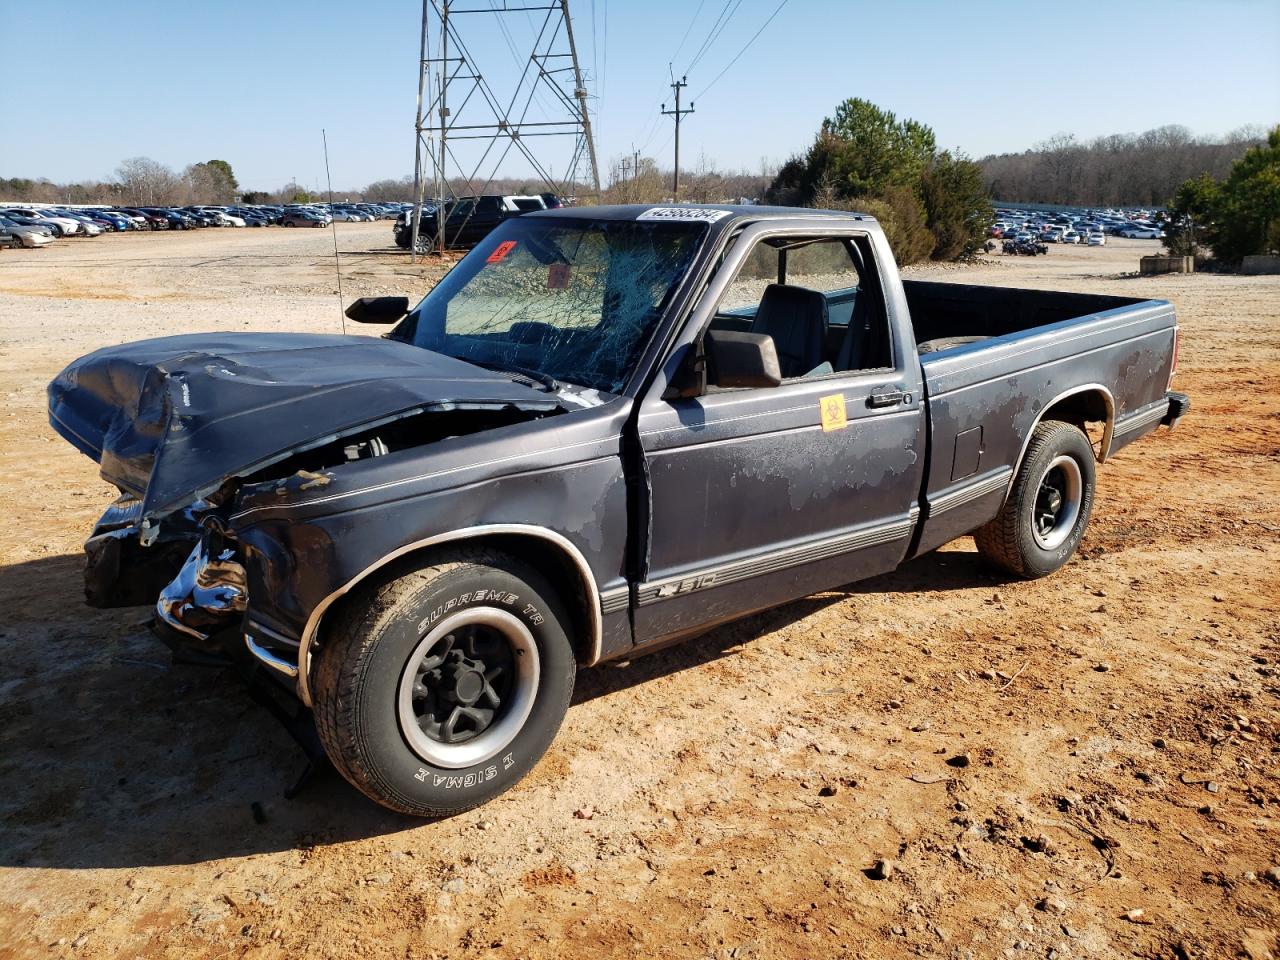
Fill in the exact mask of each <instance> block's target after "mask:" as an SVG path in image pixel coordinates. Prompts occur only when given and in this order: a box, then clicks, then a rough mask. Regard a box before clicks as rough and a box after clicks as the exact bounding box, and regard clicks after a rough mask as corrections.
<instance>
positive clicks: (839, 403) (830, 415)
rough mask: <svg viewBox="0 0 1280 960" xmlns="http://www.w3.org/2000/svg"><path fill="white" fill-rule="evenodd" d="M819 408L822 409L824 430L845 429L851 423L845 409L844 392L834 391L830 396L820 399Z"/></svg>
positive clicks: (827, 431) (826, 431)
mask: <svg viewBox="0 0 1280 960" xmlns="http://www.w3.org/2000/svg"><path fill="white" fill-rule="evenodd" d="M818 408H819V409H820V410H821V411H822V432H823V433H829V432H830V431H832V430H843V429H844V428H845V427H847V426H848V425H849V418H848V416H846V414H845V411H844V394H843V393H833V394H831V396H829V397H822V398H821V399H819V400H818Z"/></svg>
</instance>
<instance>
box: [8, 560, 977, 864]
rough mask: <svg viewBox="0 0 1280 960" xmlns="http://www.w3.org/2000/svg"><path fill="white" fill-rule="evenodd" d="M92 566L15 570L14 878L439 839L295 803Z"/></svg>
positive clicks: (748, 631)
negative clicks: (92, 577)
mask: <svg viewBox="0 0 1280 960" xmlns="http://www.w3.org/2000/svg"><path fill="white" fill-rule="evenodd" d="M80 569H81V560H80V557H78V556H58V557H47V558H40V559H36V560H31V561H27V562H24V563H19V564H12V565H9V566H4V567H0V611H3V612H2V613H0V651H2V652H3V655H4V660H5V663H6V667H7V669H6V671H5V673H4V674H3V675H2V676H0V782H3V783H4V784H5V786H6V789H5V790H4V791H0V867H44V868H59V869H68V868H104V867H105V868H118V867H141V866H155V865H167V864H184V863H200V862H205V861H209V860H214V859H219V858H226V857H237V856H246V855H251V854H256V853H265V852H275V851H283V850H306V849H307V848H310V847H315V846H324V845H328V844H332V843H339V842H343V841H349V840H357V839H362V838H366V837H373V836H386V835H391V834H395V833H398V832H400V831H404V830H409V829H413V828H425V829H430V827H431V825H430V824H429V823H424V821H422V820H417V819H413V818H408V817H402V816H398V815H396V814H393V813H390V812H388V811H386V810H383V809H382V808H380V807H378V806H376V805H375V804H374V803H372V802H371V801H369V800H367V799H366V798H365V797H363V796H362V795H361V794H359V793H358V792H357V791H356V790H354V789H353V788H352V787H350V786H349V785H348V784H347V783H346V782H345V781H343V780H342V779H341V778H340V777H339V776H338V775H337V774H336V773H335V772H334V771H332V769H327V768H326V769H325V770H324V771H322V772H321V773H320V775H318V776H317V777H315V778H314V779H313V780H312V781H311V782H310V783H309V784H308V785H307V787H306V788H305V789H304V790H303V791H302V792H301V794H300V795H299V796H298V797H296V798H295V799H292V800H285V799H284V798H283V793H284V791H285V790H286V789H287V788H288V787H289V786H290V785H292V784H293V782H294V781H295V780H296V779H297V778H298V777H299V775H300V774H301V773H302V770H303V768H304V766H305V759H304V757H303V755H302V754H301V752H300V751H299V750H298V749H297V748H296V746H295V745H294V743H293V741H292V740H291V739H290V738H289V736H288V734H287V733H286V732H285V731H284V729H283V728H282V727H280V726H279V725H278V724H277V723H276V722H275V721H274V720H273V719H272V718H271V716H270V715H269V714H268V713H267V711H265V710H264V709H262V708H261V707H260V706H258V705H257V704H255V703H254V702H253V701H252V700H251V699H250V698H249V696H248V695H247V693H246V692H245V690H244V687H243V685H242V684H241V683H240V681H239V679H238V678H237V677H236V676H235V675H234V674H233V673H231V672H230V671H226V670H215V669H208V668H199V667H184V666H173V665H171V664H170V662H169V658H168V654H167V652H166V651H165V650H164V649H163V648H162V647H161V646H160V645H159V643H158V641H156V640H155V639H154V638H152V637H151V635H150V634H149V633H148V632H147V631H146V630H145V629H144V628H143V626H142V621H144V620H145V619H146V617H147V611H146V610H145V609H143V608H130V609H126V610H107V611H103V610H92V609H90V608H87V607H85V606H84V605H83V602H82V600H81V574H80ZM990 582H992V578H991V577H990V575H989V573H988V572H987V571H986V570H985V569H983V568H981V567H980V566H979V565H978V563H977V561H976V555H973V556H971V555H968V554H958V553H954V552H949V553H947V554H945V555H936V554H935V555H930V556H928V557H924V558H922V559H920V560H917V561H914V562H912V563H911V564H908V565H906V566H905V567H903V568H902V569H901V570H899V571H897V572H895V573H892V574H888V575H886V576H883V577H877V578H875V579H874V580H869V581H866V582H863V583H859V584H854V585H851V586H849V587H846V588H842V589H840V590H836V591H830V592H827V593H823V594H819V595H816V596H812V597H807V598H805V599H803V600H798V601H796V602H794V603H791V604H788V605H786V606H784V607H779V608H776V609H773V610H769V611H765V612H763V613H758V614H755V615H753V616H750V617H746V618H744V619H741V620H738V621H735V622H733V623H729V624H725V625H724V626H721V627H718V628H716V629H714V630H711V631H709V632H708V633H706V634H703V635H702V636H700V637H696V638H693V639H691V640H688V641H686V642H684V643H681V644H680V645H678V646H672V647H669V648H667V649H665V650H661V651H658V652H655V653H652V654H649V655H647V656H644V657H638V658H636V659H635V660H634V661H633V662H631V663H630V664H629V665H625V666H606V667H603V668H601V669H595V670H585V671H582V672H581V673H580V674H579V677H578V688H577V691H576V693H575V698H574V700H575V702H577V703H582V702H586V701H589V700H592V699H595V698H597V697H601V696H605V695H608V694H610V693H614V692H617V691H619V690H625V689H627V688H629V687H632V686H635V685H637V684H640V683H644V682H646V681H648V680H651V679H654V678H656V677H661V676H666V675H670V674H674V673H678V672H680V671H682V670H686V669H689V668H690V667H696V666H699V665H701V664H704V663H708V662H710V661H713V660H716V659H718V658H721V657H725V656H728V655H730V654H731V652H732V651H733V649H734V648H737V647H740V646H742V645H743V644H747V643H750V642H752V641H753V640H755V639H757V638H758V637H761V636H763V635H765V634H767V633H769V632H772V631H774V630H777V629H779V628H781V627H784V626H786V625H789V624H792V623H795V622H797V621H799V620H802V619H803V618H805V617H807V616H809V615H810V614H812V613H814V612H816V611H818V610H821V609H823V608H824V607H826V606H829V605H830V604H832V603H837V602H840V601H842V600H845V599H847V598H848V597H850V596H855V595H857V594H860V593H879V592H897V591H918V590H931V591H932V590H949V589H965V588H973V587H978V586H983V585H986V584H988V583H990Z"/></svg>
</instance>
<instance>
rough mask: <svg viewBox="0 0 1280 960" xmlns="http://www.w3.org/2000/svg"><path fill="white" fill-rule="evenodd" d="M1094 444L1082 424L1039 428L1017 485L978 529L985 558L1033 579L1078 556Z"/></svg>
mask: <svg viewBox="0 0 1280 960" xmlns="http://www.w3.org/2000/svg"><path fill="white" fill-rule="evenodd" d="M1095 479H1096V476H1095V468H1094V458H1093V447H1092V445H1091V444H1090V443H1089V438H1088V437H1087V436H1086V435H1085V433H1084V431H1083V430H1081V429H1080V428H1079V427H1077V426H1074V425H1073V424H1070V423H1063V422H1061V421H1058V420H1047V421H1045V422H1043V423H1040V424H1038V425H1037V426H1036V428H1035V431H1034V432H1033V433H1032V434H1031V442H1030V443H1029V444H1028V445H1027V452H1026V455H1025V456H1024V457H1023V458H1022V466H1021V467H1020V468H1019V470H1018V476H1017V478H1016V479H1015V480H1014V482H1013V489H1011V490H1010V491H1009V496H1008V498H1007V499H1006V500H1005V502H1004V506H1003V507H1001V508H1000V512H999V513H998V514H997V515H996V517H995V519H993V520H991V521H990V522H989V523H987V524H986V525H985V526H983V527H980V528H979V529H978V530H977V531H976V532H975V533H974V540H975V541H976V542H977V545H978V553H979V554H981V555H982V557H983V559H985V560H987V561H988V562H990V563H993V564H995V565H996V566H997V567H1001V568H1003V569H1004V570H1007V571H1008V572H1009V573H1012V574H1015V575H1017V576H1019V577H1023V578H1025V579H1028V580H1034V579H1036V578H1038V577H1044V576H1047V575H1048V574H1050V573H1053V572H1054V571H1055V570H1057V569H1058V568H1060V567H1062V566H1063V565H1064V564H1066V562H1067V561H1068V560H1070V559H1071V557H1072V556H1073V555H1074V554H1075V552H1076V549H1077V548H1078V547H1079V546H1080V540H1081V538H1082V537H1083V536H1084V531H1085V528H1086V527H1087V526H1088V525H1089V515H1090V514H1091V513H1092V511H1093V495H1094V484H1095Z"/></svg>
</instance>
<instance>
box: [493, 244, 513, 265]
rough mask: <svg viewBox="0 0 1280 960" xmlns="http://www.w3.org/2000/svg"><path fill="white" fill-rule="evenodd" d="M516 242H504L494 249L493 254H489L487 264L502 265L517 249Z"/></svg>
mask: <svg viewBox="0 0 1280 960" xmlns="http://www.w3.org/2000/svg"><path fill="white" fill-rule="evenodd" d="M515 246H516V242H515V241H514V240H503V241H502V242H501V243H500V244H498V245H497V246H496V247H494V250H493V253H491V254H489V258H488V259H487V260H485V263H501V262H502V261H503V260H505V259H506V257H507V254H508V253H510V252H511V251H512V250H514V249H515Z"/></svg>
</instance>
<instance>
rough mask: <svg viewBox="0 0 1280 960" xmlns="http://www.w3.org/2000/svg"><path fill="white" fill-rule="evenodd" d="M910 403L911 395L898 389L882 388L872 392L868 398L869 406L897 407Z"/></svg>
mask: <svg viewBox="0 0 1280 960" xmlns="http://www.w3.org/2000/svg"><path fill="white" fill-rule="evenodd" d="M910 401H911V394H909V393H906V392H904V391H902V390H900V389H898V388H897V387H881V388H879V389H877V390H872V391H871V394H870V396H868V397H867V406H868V407H896V406H897V405H898V404H900V403H909V402H910Z"/></svg>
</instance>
